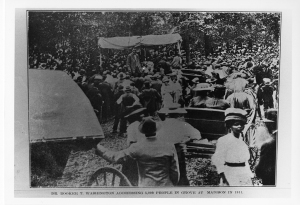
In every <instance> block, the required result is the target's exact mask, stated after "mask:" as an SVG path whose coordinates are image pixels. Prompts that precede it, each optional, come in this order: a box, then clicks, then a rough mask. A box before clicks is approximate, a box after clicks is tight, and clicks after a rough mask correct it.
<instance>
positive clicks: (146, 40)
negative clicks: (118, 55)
mask: <svg viewBox="0 0 300 205" xmlns="http://www.w3.org/2000/svg"><path fill="white" fill-rule="evenodd" d="M179 41H182V38H181V36H180V35H179V34H177V33H176V34H166V35H147V36H130V37H113V38H103V37H101V38H99V41H98V45H99V47H101V48H110V49H126V48H130V47H133V46H137V45H144V46H153V45H167V44H173V43H177V42H179Z"/></svg>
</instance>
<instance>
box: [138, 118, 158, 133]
mask: <svg viewBox="0 0 300 205" xmlns="http://www.w3.org/2000/svg"><path fill="white" fill-rule="evenodd" d="M160 128H161V125H160V124H159V123H156V122H155V121H154V119H153V118H152V117H145V118H144V119H143V120H142V122H141V124H140V125H139V127H138V129H139V131H140V132H141V133H143V134H145V135H146V136H147V135H150V136H151V135H155V133H156V132H157V131H158V130H159V129H160Z"/></svg>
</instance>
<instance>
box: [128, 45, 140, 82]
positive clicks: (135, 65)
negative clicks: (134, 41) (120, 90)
mask: <svg viewBox="0 0 300 205" xmlns="http://www.w3.org/2000/svg"><path fill="white" fill-rule="evenodd" d="M127 66H128V68H129V70H130V71H131V73H132V75H133V76H135V77H138V76H139V75H140V74H141V63H140V57H139V55H138V54H137V52H136V48H133V49H132V52H131V53H130V54H129V55H128V56H127Z"/></svg>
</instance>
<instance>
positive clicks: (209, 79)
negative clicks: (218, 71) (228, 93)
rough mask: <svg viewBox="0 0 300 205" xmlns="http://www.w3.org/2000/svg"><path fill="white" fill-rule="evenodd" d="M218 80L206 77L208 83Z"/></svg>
mask: <svg viewBox="0 0 300 205" xmlns="http://www.w3.org/2000/svg"><path fill="white" fill-rule="evenodd" d="M216 81H217V79H216V78H208V79H206V82H207V83H214V82H216Z"/></svg>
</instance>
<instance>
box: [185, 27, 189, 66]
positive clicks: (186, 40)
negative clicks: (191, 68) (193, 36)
mask: <svg viewBox="0 0 300 205" xmlns="http://www.w3.org/2000/svg"><path fill="white" fill-rule="evenodd" d="M184 36H185V48H184V49H185V52H186V64H187V65H188V64H189V62H190V37H189V30H188V26H187V28H186V29H185V35H184Z"/></svg>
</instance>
